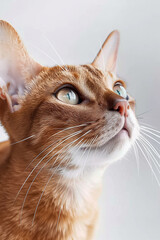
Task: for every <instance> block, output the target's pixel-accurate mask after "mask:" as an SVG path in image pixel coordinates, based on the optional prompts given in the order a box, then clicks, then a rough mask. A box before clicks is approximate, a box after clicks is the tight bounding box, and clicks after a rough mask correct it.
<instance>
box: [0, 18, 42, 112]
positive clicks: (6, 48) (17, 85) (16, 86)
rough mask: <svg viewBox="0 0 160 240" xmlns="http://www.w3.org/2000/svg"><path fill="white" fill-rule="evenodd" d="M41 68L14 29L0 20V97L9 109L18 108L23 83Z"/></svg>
mask: <svg viewBox="0 0 160 240" xmlns="http://www.w3.org/2000/svg"><path fill="white" fill-rule="evenodd" d="M41 69H42V67H41V65H40V64H38V63H36V62H35V61H34V60H33V59H32V58H31V57H30V56H29V55H28V53H27V51H26V49H25V47H24V45H23V43H22V41H21V39H20V37H19V36H18V34H17V32H16V31H15V29H14V28H13V27H12V26H11V25H10V24H9V23H7V22H5V21H3V20H0V98H1V99H2V100H3V101H7V103H8V106H9V108H10V110H11V111H16V110H18V108H19V104H18V99H19V97H20V96H22V95H23V94H24V90H25V85H26V84H27V82H29V81H30V80H31V79H32V78H33V77H35V76H36V75H37V74H38V73H39V72H40V71H41Z"/></svg>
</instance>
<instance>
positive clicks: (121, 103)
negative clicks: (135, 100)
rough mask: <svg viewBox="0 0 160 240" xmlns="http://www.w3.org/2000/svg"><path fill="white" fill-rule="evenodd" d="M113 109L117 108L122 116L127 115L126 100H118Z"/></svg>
mask: <svg viewBox="0 0 160 240" xmlns="http://www.w3.org/2000/svg"><path fill="white" fill-rule="evenodd" d="M113 109H114V110H117V111H118V112H119V113H120V114H121V115H122V116H124V117H128V109H129V103H128V102H127V101H126V100H122V101H118V102H117V103H116V104H115V106H114V107H113Z"/></svg>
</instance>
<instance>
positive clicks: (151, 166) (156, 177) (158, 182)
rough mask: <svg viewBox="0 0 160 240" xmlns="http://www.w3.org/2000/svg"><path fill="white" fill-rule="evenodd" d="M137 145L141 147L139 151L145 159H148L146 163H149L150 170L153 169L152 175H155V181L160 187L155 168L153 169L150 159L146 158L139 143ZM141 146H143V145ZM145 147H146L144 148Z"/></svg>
mask: <svg viewBox="0 0 160 240" xmlns="http://www.w3.org/2000/svg"><path fill="white" fill-rule="evenodd" d="M140 143H141V142H140ZM136 144H137V146H138V147H139V149H140V150H141V152H142V154H143V156H144V157H145V159H146V161H147V163H148V165H149V167H150V169H151V171H152V173H153V175H154V177H155V179H156V181H157V183H158V185H159V186H160V182H159V179H158V178H157V175H156V174H155V172H154V169H153V167H152V165H151V163H150V161H149V159H148V158H147V157H146V155H145V153H144V151H143V149H142V148H141V147H140V145H139V143H138V142H136ZM141 144H142V143H141ZM142 146H143V144H142ZM143 147H144V146H143Z"/></svg>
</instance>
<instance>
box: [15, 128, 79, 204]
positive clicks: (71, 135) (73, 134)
mask: <svg viewBox="0 0 160 240" xmlns="http://www.w3.org/2000/svg"><path fill="white" fill-rule="evenodd" d="M77 132H78V133H77ZM77 132H76V133H72V134H70V135H69V137H67V138H65V139H64V140H63V141H62V142H60V143H59V144H57V145H56V146H55V147H54V148H53V149H51V150H50V151H49V152H48V153H47V154H46V155H45V156H44V157H43V158H42V159H41V160H40V161H39V162H38V163H37V164H36V166H35V167H34V168H33V169H32V171H31V172H30V173H29V175H28V176H27V178H26V179H25V181H24V183H23V184H22V186H21V188H20V189H19V191H18V193H17V195H16V197H15V200H16V199H17V197H18V195H19V194H20V192H21V190H22V188H23V187H24V185H25V183H26V182H27V180H28V179H29V177H30V176H31V175H32V173H33V172H34V170H35V169H36V168H37V167H38V166H39V164H40V163H41V162H42V161H43V159H44V158H45V157H46V156H48V155H49V154H50V153H51V152H52V151H53V150H54V149H55V148H57V147H58V146H60V145H61V144H62V143H63V142H65V141H66V140H68V139H69V138H71V137H73V136H75V135H77V134H79V133H80V132H82V130H80V131H77Z"/></svg>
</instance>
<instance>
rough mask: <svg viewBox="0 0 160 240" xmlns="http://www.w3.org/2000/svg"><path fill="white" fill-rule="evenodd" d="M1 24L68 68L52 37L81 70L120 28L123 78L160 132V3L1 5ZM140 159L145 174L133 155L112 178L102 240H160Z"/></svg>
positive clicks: (154, 201) (148, 176)
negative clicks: (110, 35) (7, 22)
mask: <svg viewBox="0 0 160 240" xmlns="http://www.w3.org/2000/svg"><path fill="white" fill-rule="evenodd" d="M0 18H1V19H4V20H7V21H9V22H10V23H11V24H12V25H13V26H14V27H15V28H16V29H17V31H18V32H19V34H20V35H21V37H22V38H23V40H24V42H25V45H26V46H27V48H28V50H29V52H30V53H31V54H32V55H33V56H34V58H35V59H36V60H38V61H39V62H40V63H41V64H44V65H49V66H52V65H54V64H55V62H56V63H58V64H61V63H62V62H61V61H60V59H59V58H58V57H57V56H56V54H55V52H54V51H53V50H52V49H51V47H50V45H49V43H48V41H47V40H46V38H45V36H46V37H47V38H48V39H49V40H50V41H51V42H52V44H53V45H54V47H55V48H56V50H57V51H58V53H59V54H60V56H61V57H62V59H63V61H64V63H67V64H81V63H90V62H91V61H92V60H93V59H94V57H95V55H96V54H97V52H98V50H99V48H100V45H101V43H103V41H104V40H105V38H106V37H107V35H108V34H109V32H111V31H112V30H113V29H118V30H119V31H120V33H121V45H120V51H119V59H118V72H119V75H120V76H121V77H122V78H124V80H126V81H127V84H128V89H129V92H130V93H131V94H132V95H133V96H134V97H135V98H136V101H137V114H141V113H143V112H146V111H148V112H147V113H145V114H144V115H142V117H143V119H142V121H144V122H147V123H149V124H151V125H152V126H154V127H156V128H157V129H158V128H159V129H160V100H159V99H160V92H159V91H160V79H159V78H160V77H159V76H160V2H159V0H134V1H129V0H121V1H120V0H96V1H95V0H86V1H84V0H81V1H75V0H68V1H65V0H63V1H54V0H45V1H44V0H43V1H42V0H34V1H33V0H32V1H31V0H28V1H24V0H5V1H2V0H0ZM44 52H45V53H44ZM47 55H48V56H49V57H47ZM51 58H53V59H54V60H55V61H54V60H51ZM4 139H6V135H5V134H4V132H3V129H2V128H1V129H0V140H1V141H2V140H4ZM158 147H159V146H158V145H157V149H158ZM139 160H140V169H139V174H138V170H137V165H136V160H135V156H134V153H133V151H131V152H130V153H129V154H128V155H127V156H126V157H125V159H123V160H121V161H119V162H117V163H115V164H114V165H112V166H111V167H110V168H109V169H108V171H106V174H105V176H104V184H103V193H102V197H101V200H100V208H101V212H100V224H99V228H98V237H97V239H99V240H159V239H160V187H159V186H158V184H157V182H156V180H155V177H154V175H153V173H151V170H150V168H149V166H148V164H147V161H146V160H145V159H144V158H143V157H142V156H141V155H140V159H139ZM154 170H155V168H154ZM156 174H157V177H159V174H158V172H156ZM159 179H160V178H159Z"/></svg>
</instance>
